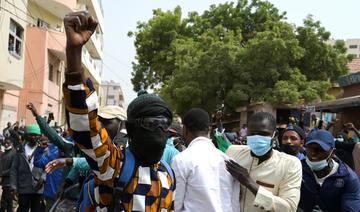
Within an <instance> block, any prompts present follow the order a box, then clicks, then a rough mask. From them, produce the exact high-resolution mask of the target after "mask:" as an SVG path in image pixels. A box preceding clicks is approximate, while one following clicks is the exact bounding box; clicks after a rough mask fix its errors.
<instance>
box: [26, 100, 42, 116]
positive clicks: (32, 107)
mask: <svg viewBox="0 0 360 212" xmlns="http://www.w3.org/2000/svg"><path fill="white" fill-rule="evenodd" d="M26 109H28V110H30V111H31V113H32V114H33V116H35V117H36V116H38V115H39V114H38V112H37V110H36V108H35V106H34V105H33V103H31V102H29V104H27V105H26Z"/></svg>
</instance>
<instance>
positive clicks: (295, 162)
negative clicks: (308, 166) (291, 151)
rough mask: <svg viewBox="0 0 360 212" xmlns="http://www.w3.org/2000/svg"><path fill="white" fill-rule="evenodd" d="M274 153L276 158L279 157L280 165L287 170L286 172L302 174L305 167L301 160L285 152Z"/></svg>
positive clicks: (275, 151)
mask: <svg viewBox="0 0 360 212" xmlns="http://www.w3.org/2000/svg"><path fill="white" fill-rule="evenodd" d="M273 151H274V154H275V155H276V157H278V161H279V164H281V165H282V166H283V167H284V168H285V170H289V171H291V170H293V171H295V172H299V173H301V170H302V166H303V165H302V164H301V161H300V160H299V158H297V157H295V156H292V155H288V154H286V153H283V152H279V151H277V150H273Z"/></svg>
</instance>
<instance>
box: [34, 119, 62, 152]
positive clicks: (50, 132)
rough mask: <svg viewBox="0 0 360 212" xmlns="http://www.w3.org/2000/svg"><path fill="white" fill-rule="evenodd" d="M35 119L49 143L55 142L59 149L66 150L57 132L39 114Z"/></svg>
mask: <svg viewBox="0 0 360 212" xmlns="http://www.w3.org/2000/svg"><path fill="white" fill-rule="evenodd" d="M36 121H37V123H38V125H39V127H40V129H41V131H42V132H43V133H44V134H45V135H46V137H48V138H49V140H50V141H51V143H53V144H55V145H56V146H57V147H58V148H59V149H60V150H61V151H63V152H66V151H67V149H66V148H65V142H64V141H63V139H62V138H61V136H59V135H58V134H57V132H56V131H55V130H54V129H53V128H52V127H50V126H49V124H47V123H46V120H45V119H44V118H43V117H41V116H39V115H38V116H36Z"/></svg>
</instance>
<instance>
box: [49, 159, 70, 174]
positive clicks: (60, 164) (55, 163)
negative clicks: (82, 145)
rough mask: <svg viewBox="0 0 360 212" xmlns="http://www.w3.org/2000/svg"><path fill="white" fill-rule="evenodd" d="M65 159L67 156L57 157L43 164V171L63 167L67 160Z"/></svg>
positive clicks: (51, 170)
mask: <svg viewBox="0 0 360 212" xmlns="http://www.w3.org/2000/svg"><path fill="white" fill-rule="evenodd" d="M67 159H69V158H59V159H56V160H53V161H50V162H49V163H48V164H46V166H45V172H46V173H47V174H49V173H51V172H53V171H55V170H57V169H61V168H64V167H65V166H66V165H67V164H68V163H69V162H68V161H67Z"/></svg>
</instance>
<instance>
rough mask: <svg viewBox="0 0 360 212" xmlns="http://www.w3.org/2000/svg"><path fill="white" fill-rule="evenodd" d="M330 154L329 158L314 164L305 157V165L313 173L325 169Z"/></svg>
mask: <svg viewBox="0 0 360 212" xmlns="http://www.w3.org/2000/svg"><path fill="white" fill-rule="evenodd" d="M331 153H332V151H331ZM331 153H330V155H329V157H327V158H326V159H324V160H321V161H316V162H314V161H311V160H309V158H308V157H306V163H307V165H308V166H309V167H310V169H311V170H313V171H320V170H323V169H324V168H325V167H327V166H328V165H329V163H328V159H329V158H330V156H331Z"/></svg>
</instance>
